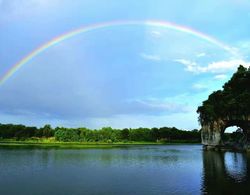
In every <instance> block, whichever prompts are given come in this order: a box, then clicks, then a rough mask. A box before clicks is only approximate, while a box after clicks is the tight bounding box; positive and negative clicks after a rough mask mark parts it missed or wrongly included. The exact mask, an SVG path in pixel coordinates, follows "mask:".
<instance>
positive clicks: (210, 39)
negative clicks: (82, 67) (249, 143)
mask: <svg viewBox="0 0 250 195" xmlns="http://www.w3.org/2000/svg"><path fill="white" fill-rule="evenodd" d="M124 25H145V26H151V27H161V28H167V29H171V30H175V31H179V32H183V33H187V34H190V35H192V36H194V37H197V38H199V39H202V40H204V41H207V42H209V43H211V44H213V45H216V46H218V47H220V48H222V49H223V50H225V51H227V52H229V53H231V54H232V55H237V54H236V52H235V50H234V49H233V48H231V47H229V46H228V45H225V44H224V43H222V42H220V41H218V40H216V39H215V38H213V37H211V36H208V35H206V34H204V33H201V32H199V31H196V30H194V29H191V28H188V27H186V26H180V25H177V24H174V23H170V22H167V21H159V20H131V21H127V20H126V21H112V22H105V23H97V24H93V25H89V26H83V27H81V28H78V29H74V30H72V31H69V32H66V33H64V34H61V35H59V36H57V37H55V38H53V39H51V40H50V41H48V42H46V43H44V44H43V45H41V46H39V47H37V48H36V49H34V50H33V51H32V52H30V53H29V54H28V55H26V56H25V57H23V58H22V59H21V60H20V61H18V62H17V63H16V64H14V65H13V66H11V68H10V69H9V70H8V71H7V72H6V73H5V74H4V75H3V76H2V77H0V85H1V84H3V83H5V82H6V81H7V80H8V79H9V78H10V77H11V76H12V75H13V74H15V72H17V71H18V70H19V69H20V68H21V67H22V66H23V65H25V64H26V63H28V62H29V61H31V60H32V59H33V58H35V57H36V56H37V55H39V54H41V53H42V52H43V51H45V50H47V49H49V48H50V47H52V46H54V45H56V44H58V43H60V42H62V41H65V40H67V39H70V38H71V37H74V36H76V35H78V34H81V33H86V32H90V31H94V30H98V29H102V28H109V27H115V26H124Z"/></svg>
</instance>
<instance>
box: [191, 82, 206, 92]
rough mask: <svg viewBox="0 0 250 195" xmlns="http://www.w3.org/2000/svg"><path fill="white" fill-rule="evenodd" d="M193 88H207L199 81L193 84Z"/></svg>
mask: <svg viewBox="0 0 250 195" xmlns="http://www.w3.org/2000/svg"><path fill="white" fill-rule="evenodd" d="M192 87H193V89H197V90H202V89H207V88H208V87H207V86H206V85H204V84H201V83H195V84H193V86H192Z"/></svg>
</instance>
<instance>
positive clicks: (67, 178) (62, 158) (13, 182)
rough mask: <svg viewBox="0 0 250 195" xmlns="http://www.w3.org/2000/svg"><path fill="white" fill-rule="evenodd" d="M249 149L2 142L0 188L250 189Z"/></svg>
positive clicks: (216, 191)
mask: <svg viewBox="0 0 250 195" xmlns="http://www.w3.org/2000/svg"><path fill="white" fill-rule="evenodd" d="M249 171H250V158H249V155H248V154H247V153H233V152H212V151H203V150H202V146H201V145H148V146H127V147H125V146H124V147H115V148H112V149H101V148H100V149H34V148H33V149H27V148H26V149H21V148H15V149H7V148H0V194H4V195H6V194H25V195H28V194H32V195H35V194H107V195H111V194H237V195H238V194H250V189H249V188H250V187H249V186H250V178H249V177H250V173H249Z"/></svg>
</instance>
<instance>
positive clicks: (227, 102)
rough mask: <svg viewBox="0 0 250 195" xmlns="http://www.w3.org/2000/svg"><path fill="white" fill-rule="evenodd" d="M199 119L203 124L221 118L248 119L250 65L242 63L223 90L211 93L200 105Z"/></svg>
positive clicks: (249, 109) (249, 111) (249, 108)
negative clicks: (245, 65) (246, 65)
mask: <svg viewBox="0 0 250 195" xmlns="http://www.w3.org/2000/svg"><path fill="white" fill-rule="evenodd" d="M197 112H198V113H199V121H200V123H201V124H202V125H205V124H209V123H210V122H213V121H217V120H219V119H225V118H226V119H227V120H246V119H248V117H249V115H250V67H249V68H245V67H243V66H242V65H240V66H239V67H238V70H237V72H236V73H234V75H233V76H232V78H231V79H230V80H229V81H228V82H227V83H225V84H224V86H223V89H222V90H218V91H215V92H213V93H212V94H211V95H209V97H208V99H207V100H205V101H204V102H203V104H202V105H201V106H199V107H198V110H197Z"/></svg>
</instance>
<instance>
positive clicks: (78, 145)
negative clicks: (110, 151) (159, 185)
mask: <svg viewBox="0 0 250 195" xmlns="http://www.w3.org/2000/svg"><path fill="white" fill-rule="evenodd" d="M182 144H201V143H199V142H177V141H176V142H114V143H105V142H31V141H5V140H1V141H0V148H58V149H67V148H68V149H84V148H86V149H87V148H116V147H129V146H131V147H132V146H150V145H151V146H156V145H158V146H164V145H182Z"/></svg>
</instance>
